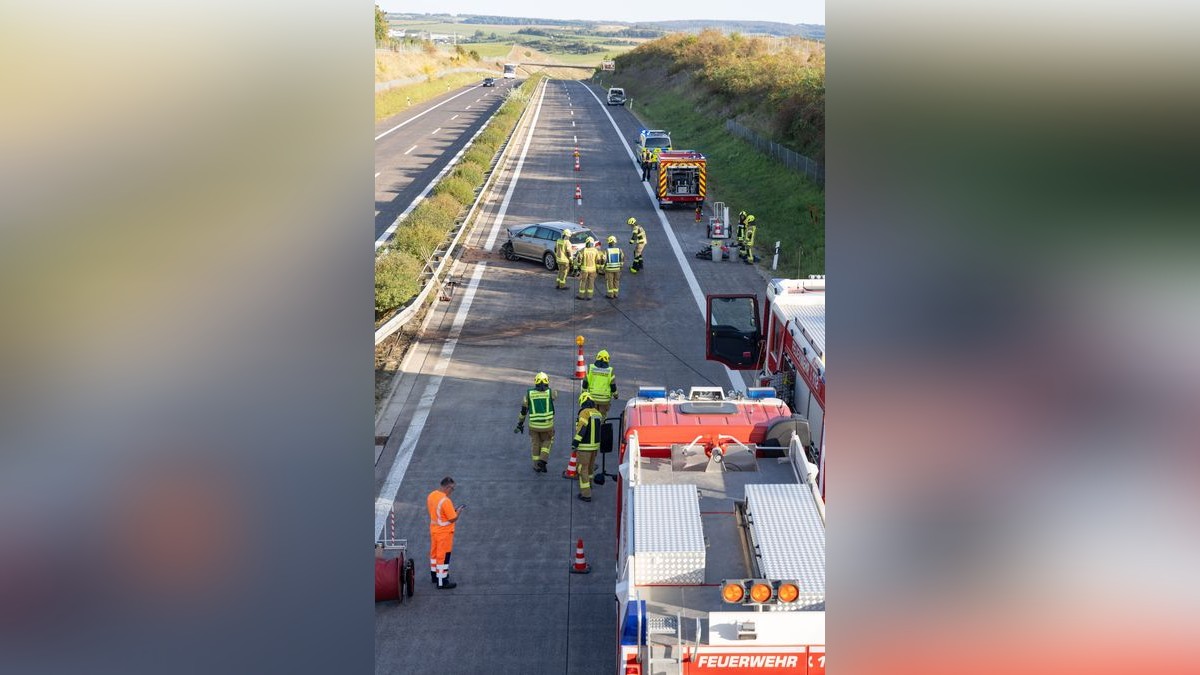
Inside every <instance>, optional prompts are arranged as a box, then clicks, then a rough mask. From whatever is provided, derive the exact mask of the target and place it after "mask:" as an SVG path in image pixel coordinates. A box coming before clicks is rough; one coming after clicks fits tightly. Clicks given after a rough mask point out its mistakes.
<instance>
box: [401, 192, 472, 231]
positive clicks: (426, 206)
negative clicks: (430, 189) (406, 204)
mask: <svg viewBox="0 0 1200 675" xmlns="http://www.w3.org/2000/svg"><path fill="white" fill-rule="evenodd" d="M451 201H452V202H453V198H451ZM459 208H460V207H459V205H458V203H457V202H454V210H453V211H450V210H449V209H447V208H446V207H445V206H444V204H440V203H437V202H435V201H434V200H433V199H426V200H425V201H423V202H421V203H420V204H418V205H417V208H415V209H413V210H412V213H410V214H408V218H406V219H405V221H404V222H405V223H419V224H421V225H429V226H430V227H434V228H437V229H440V230H441V231H443V232H445V231H447V230H449V229H450V226H452V225H454V219H455V217H457V216H458V210H459ZM399 237H400V232H397V233H396V238H397V239H399Z"/></svg>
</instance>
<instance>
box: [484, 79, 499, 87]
mask: <svg viewBox="0 0 1200 675" xmlns="http://www.w3.org/2000/svg"><path fill="white" fill-rule="evenodd" d="M483 86H485V87H494V86H496V78H494V77H485V78H483Z"/></svg>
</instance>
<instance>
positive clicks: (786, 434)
mask: <svg viewBox="0 0 1200 675" xmlns="http://www.w3.org/2000/svg"><path fill="white" fill-rule="evenodd" d="M792 432H795V433H796V434H797V435H798V436H800V443H801V444H802V445H803V446H804V448H805V454H806V455H807V454H808V452H809V450H808V448H809V446H811V445H812V429H811V428H810V427H809V426H808V418H806V417H805V416H803V415H796V414H793V415H792V416H791V417H789V418H786V419H780V420H776V421H775V423H773V424H772V425H771V426H770V427H767V435H766V437H765V438H764V439H763V442H762V445H763V446H764V447H768V448H787V446H788V442H789V441H791V440H792ZM776 456H779V457H782V456H783V453H782V452H780V453H779V454H778V455H776ZM810 459H811V458H810Z"/></svg>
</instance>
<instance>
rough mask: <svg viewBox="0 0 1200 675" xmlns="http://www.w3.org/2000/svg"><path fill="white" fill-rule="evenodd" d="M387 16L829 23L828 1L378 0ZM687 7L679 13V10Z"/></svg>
mask: <svg viewBox="0 0 1200 675" xmlns="http://www.w3.org/2000/svg"><path fill="white" fill-rule="evenodd" d="M376 4H378V5H379V6H380V7H382V8H383V10H384V11H387V12H415V13H418V14H422V13H429V14H433V13H438V12H444V13H447V14H487V15H491V16H519V17H535V18H539V19H587V20H593V21H596V20H600V21H603V20H608V21H628V22H633V21H667V20H671V19H726V20H728V19H738V20H742V21H778V22H781V23H817V24H824V23H825V0H791V1H790V2H788V1H785V0H743V1H742V2H731V1H730V0H686V2H682V3H680V2H646V0H603V1H602V2H596V1H594V0H593V1H590V2H567V3H562V2H560V3H549V2H546V0H507V1H506V2H503V3H498V2H495V0H491V1H487V0H376ZM680 5H682V6H683V7H684V8H685V9H683V10H682V11H679V10H677V9H675V8H676V7H678V6H680Z"/></svg>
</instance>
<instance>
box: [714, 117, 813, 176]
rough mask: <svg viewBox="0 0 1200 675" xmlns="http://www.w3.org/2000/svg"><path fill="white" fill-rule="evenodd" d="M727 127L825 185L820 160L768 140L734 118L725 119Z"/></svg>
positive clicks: (759, 148) (789, 166) (759, 149)
mask: <svg viewBox="0 0 1200 675" xmlns="http://www.w3.org/2000/svg"><path fill="white" fill-rule="evenodd" d="M725 129H727V130H728V131H731V132H733V133H734V134H736V135H737V136H739V137H741V138H742V139H743V140H745V141H747V142H748V143H750V144H751V145H753V146H754V147H755V148H756V149H758V151H759V152H763V153H766V154H768V155H770V156H772V157H774V158H775V159H777V160H779V162H780V163H782V164H783V165H784V166H786V167H787V168H789V169H791V170H792V171H795V172H797V173H802V174H804V175H806V176H808V177H809V178H810V179H812V180H813V182H815V183H816V184H817V185H821V186H824V185H825V167H824V166H822V165H821V163H820V162H817V161H814V160H811V159H809V158H807V157H805V156H804V155H802V154H800V153H798V152H796V151H795V150H792V149H790V148H785V147H784V146H782V145H780V144H778V143H775V142H774V141H770V140H767V139H765V138H763V137H762V136H759V135H758V134H756V133H754V132H753V131H751V130H749V129H747V128H746V127H744V126H742V125H740V124H738V123H737V122H734V121H733V120H725Z"/></svg>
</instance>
